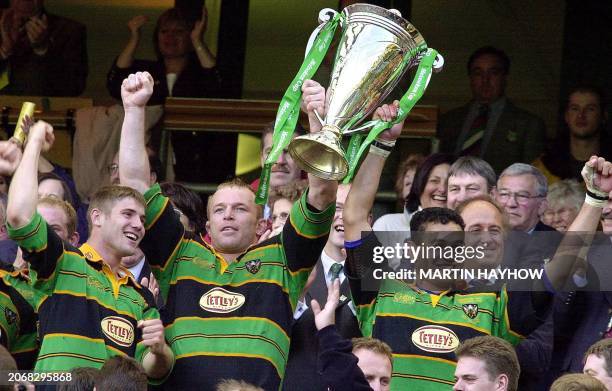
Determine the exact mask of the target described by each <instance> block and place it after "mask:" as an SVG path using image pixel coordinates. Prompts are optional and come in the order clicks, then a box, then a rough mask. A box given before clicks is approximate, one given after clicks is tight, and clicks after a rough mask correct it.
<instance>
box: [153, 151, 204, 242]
mask: <svg viewBox="0 0 612 391" xmlns="http://www.w3.org/2000/svg"><path fill="white" fill-rule="evenodd" d="M149 161H150V160H149ZM151 183H154V182H151ZM160 187H161V191H162V194H163V195H165V196H166V197H168V198H170V202H172V205H173V206H174V211H175V212H176V213H178V214H179V216H180V217H181V223H183V227H185V231H187V232H192V233H193V234H194V235H197V236H200V235H205V234H206V219H205V218H204V215H205V214H206V211H205V209H204V202H202V199H201V198H200V196H199V195H197V194H196V193H194V192H193V191H191V190H189V189H188V188H186V187H185V186H183V185H181V184H180V183H172V182H164V183H162V184H161V185H160Z"/></svg>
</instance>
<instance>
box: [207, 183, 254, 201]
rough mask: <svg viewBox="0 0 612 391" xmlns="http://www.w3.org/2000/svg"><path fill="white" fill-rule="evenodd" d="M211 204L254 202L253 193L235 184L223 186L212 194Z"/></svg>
mask: <svg viewBox="0 0 612 391" xmlns="http://www.w3.org/2000/svg"><path fill="white" fill-rule="evenodd" d="M212 197H213V201H212V204H213V205H219V204H237V203H243V204H247V205H251V204H255V194H253V192H252V191H250V190H249V189H246V188H243V187H237V186H227V187H223V188H221V189H219V190H217V191H216V192H215V194H213V196H212Z"/></svg>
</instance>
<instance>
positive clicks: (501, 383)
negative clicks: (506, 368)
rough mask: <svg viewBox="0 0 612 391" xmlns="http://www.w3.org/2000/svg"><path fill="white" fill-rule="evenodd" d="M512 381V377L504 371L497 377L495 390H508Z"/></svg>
mask: <svg viewBox="0 0 612 391" xmlns="http://www.w3.org/2000/svg"><path fill="white" fill-rule="evenodd" d="M509 383H510V379H508V375H506V374H505V373H502V374H501V375H499V376H497V379H495V391H506V390H508V385H509Z"/></svg>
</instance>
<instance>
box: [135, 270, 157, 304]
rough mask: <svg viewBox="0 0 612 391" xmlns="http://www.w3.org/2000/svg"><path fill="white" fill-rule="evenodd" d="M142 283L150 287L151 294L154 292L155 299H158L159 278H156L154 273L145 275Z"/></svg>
mask: <svg viewBox="0 0 612 391" xmlns="http://www.w3.org/2000/svg"><path fill="white" fill-rule="evenodd" d="M140 285H142V286H144V287H146V288H148V289H149V290H150V291H151V294H153V297H154V298H155V301H157V297H158V296H159V283H158V282H157V279H156V278H155V276H154V275H153V273H151V275H150V276H149V277H148V278H147V277H144V278H143V279H142V280H141V281H140Z"/></svg>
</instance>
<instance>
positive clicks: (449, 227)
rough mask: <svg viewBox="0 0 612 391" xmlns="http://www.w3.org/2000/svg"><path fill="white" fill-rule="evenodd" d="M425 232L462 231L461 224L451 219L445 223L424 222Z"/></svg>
mask: <svg viewBox="0 0 612 391" xmlns="http://www.w3.org/2000/svg"><path fill="white" fill-rule="evenodd" d="M424 228H425V229H424V231H425V232H463V229H461V226H460V225H459V224H457V223H455V222H453V221H449V222H448V223H446V224H442V223H437V222H436V223H432V222H430V223H425V227H424Z"/></svg>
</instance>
